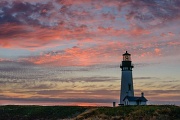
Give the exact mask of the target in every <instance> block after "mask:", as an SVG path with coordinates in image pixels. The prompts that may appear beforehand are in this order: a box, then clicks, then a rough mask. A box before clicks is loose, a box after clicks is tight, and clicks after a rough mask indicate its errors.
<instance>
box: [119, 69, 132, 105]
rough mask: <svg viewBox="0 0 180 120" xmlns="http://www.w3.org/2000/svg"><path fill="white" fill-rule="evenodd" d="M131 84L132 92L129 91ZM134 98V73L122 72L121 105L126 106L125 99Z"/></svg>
mask: <svg viewBox="0 0 180 120" xmlns="http://www.w3.org/2000/svg"><path fill="white" fill-rule="evenodd" d="M129 84H131V91H129ZM127 92H128V96H134V87H133V78H132V71H130V70H127V71H122V75H121V92H120V104H124V101H123V99H124V98H125V97H126V96H127Z"/></svg>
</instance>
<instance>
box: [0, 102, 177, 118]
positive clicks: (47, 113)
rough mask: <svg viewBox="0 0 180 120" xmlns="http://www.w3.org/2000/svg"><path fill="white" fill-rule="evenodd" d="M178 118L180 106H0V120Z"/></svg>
mask: <svg viewBox="0 0 180 120" xmlns="http://www.w3.org/2000/svg"><path fill="white" fill-rule="evenodd" d="M61 119H68V120H84V119H86V120H100V119H101V120H180V107H178V106H173V105H161V106H122V107H114V108H112V107H80V106H12V105H8V106H0V120H61Z"/></svg>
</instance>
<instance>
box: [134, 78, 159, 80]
mask: <svg viewBox="0 0 180 120" xmlns="http://www.w3.org/2000/svg"><path fill="white" fill-rule="evenodd" d="M133 79H134V80H151V79H158V78H156V77H134V78H133Z"/></svg>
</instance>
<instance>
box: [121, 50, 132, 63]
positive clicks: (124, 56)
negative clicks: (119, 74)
mask: <svg viewBox="0 0 180 120" xmlns="http://www.w3.org/2000/svg"><path fill="white" fill-rule="evenodd" d="M123 61H131V54H129V53H128V52H127V51H126V53H124V54H123Z"/></svg>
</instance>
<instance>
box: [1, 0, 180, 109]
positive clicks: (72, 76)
mask: <svg viewBox="0 0 180 120" xmlns="http://www.w3.org/2000/svg"><path fill="white" fill-rule="evenodd" d="M179 24H180V1H178V0H1V1H0V105H5V104H23V105H24V104H27V105H30V104H31V105H79V106H112V102H117V104H118V102H119V94H120V78H121V69H120V68H119V66H120V64H121V61H122V54H123V53H125V51H128V52H129V53H130V54H131V59H132V62H133V64H134V69H133V82H134V90H135V95H136V96H139V95H140V93H141V92H144V93H145V96H146V98H147V99H148V100H149V101H148V104H176V105H180V95H179V93H180V87H179V85H180V74H179V71H180V70H179V69H180V68H179V67H180V53H179V52H180V37H179V35H180V27H179V26H178V25H179Z"/></svg>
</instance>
